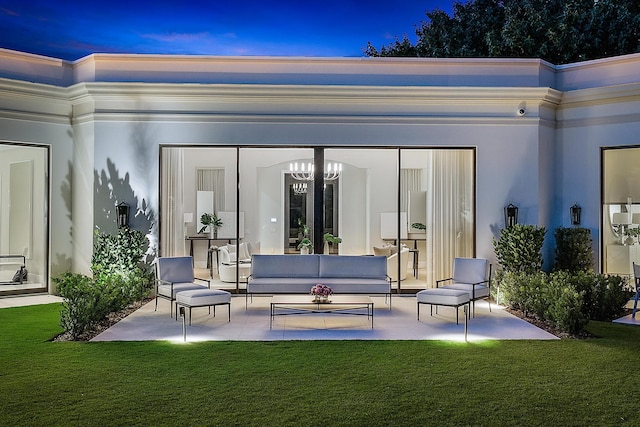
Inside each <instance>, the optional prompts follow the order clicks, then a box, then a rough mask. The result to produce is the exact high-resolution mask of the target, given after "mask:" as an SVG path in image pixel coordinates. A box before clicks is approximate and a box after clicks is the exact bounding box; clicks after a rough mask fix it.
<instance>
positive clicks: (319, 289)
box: [311, 284, 333, 301]
mask: <svg viewBox="0 0 640 427" xmlns="http://www.w3.org/2000/svg"><path fill="white" fill-rule="evenodd" d="M332 293H333V289H331V287H329V286H327V285H322V284H317V285H315V286H312V287H311V295H313V296H314V297H315V299H316V300H324V301H326V300H327V299H328V298H329V295H331V294H332Z"/></svg>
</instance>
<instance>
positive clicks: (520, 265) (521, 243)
mask: <svg viewBox="0 0 640 427" xmlns="http://www.w3.org/2000/svg"><path fill="white" fill-rule="evenodd" d="M545 232H546V230H545V228H544V227H539V226H536V225H523V224H516V225H514V226H511V227H508V228H505V229H502V230H500V237H499V238H498V240H495V239H494V241H493V247H494V250H495V254H496V259H497V260H498V263H499V264H500V265H501V266H502V269H503V270H504V271H521V272H525V273H535V272H537V271H540V270H541V269H542V245H543V244H544V235H545Z"/></svg>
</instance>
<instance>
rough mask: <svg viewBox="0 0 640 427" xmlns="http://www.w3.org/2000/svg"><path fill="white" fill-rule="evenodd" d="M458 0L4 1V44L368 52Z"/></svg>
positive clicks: (88, 49) (59, 53)
mask: <svg viewBox="0 0 640 427" xmlns="http://www.w3.org/2000/svg"><path fill="white" fill-rule="evenodd" d="M451 7H452V0H422V1H415V0H399V1H394V2H392V1H380V0H371V1H350V0H343V1H339V0H324V1H315V0H307V1H304V0H300V1H277V2H269V1H254V0H245V1H238V0H236V1H235V2H234V1H224V2H222V1H202V0H193V1H189V0H183V1H182V2H176V1H164V0H156V1H148V0H141V1H136V0H129V1H123V0H112V1H108V2H107V1H103V0H93V1H92V0H84V1H75V0H74V1H65V0H58V1H56V0H54V1H51V0H47V1H43V0H15V1H14V0H10V1H5V0H0V28H1V30H0V34H1V35H0V47H2V48H6V49H14V50H19V51H23V52H29V53H36V54H40V55H46V56H52V57H55V58H61V59H67V60H75V59H78V58H81V57H83V56H86V55H88V54H91V53H158V54H198V55H234V56H235V55H251V56H255V55H268V56H315V57H331V56H338V57H339V56H345V57H353V56H356V57H357V56H362V50H363V48H364V47H366V44H367V41H371V42H372V43H373V44H374V46H376V47H380V46H382V45H386V44H389V43H390V42H392V41H393V39H394V37H395V36H399V37H402V35H403V34H407V35H408V36H409V37H410V38H411V39H412V40H415V32H414V29H415V26H416V25H417V24H418V23H419V22H420V21H423V20H425V19H426V16H425V11H427V10H433V9H435V8H440V9H442V10H444V11H446V12H447V13H450V12H451Z"/></svg>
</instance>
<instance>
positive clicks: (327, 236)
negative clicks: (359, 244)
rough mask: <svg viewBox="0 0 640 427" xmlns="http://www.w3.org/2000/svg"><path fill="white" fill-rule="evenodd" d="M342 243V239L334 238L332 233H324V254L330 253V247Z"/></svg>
mask: <svg viewBox="0 0 640 427" xmlns="http://www.w3.org/2000/svg"><path fill="white" fill-rule="evenodd" d="M334 243H335V244H336V245H337V244H339V243H342V239H341V238H340V237H338V236H334V235H333V234H331V233H324V253H325V254H328V253H330V250H329V245H333V244H334Z"/></svg>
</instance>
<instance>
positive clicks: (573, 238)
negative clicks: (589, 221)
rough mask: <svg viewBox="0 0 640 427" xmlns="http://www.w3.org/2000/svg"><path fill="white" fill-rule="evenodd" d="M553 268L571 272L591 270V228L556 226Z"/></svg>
mask: <svg viewBox="0 0 640 427" xmlns="http://www.w3.org/2000/svg"><path fill="white" fill-rule="evenodd" d="M554 236H555V238H556V264H555V267H554V268H555V270H566V271H571V272H577V271H592V270H593V247H592V246H591V230H589V229H588V228H578V227H574V228H565V227H560V228H557V229H556V231H555V233H554Z"/></svg>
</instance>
